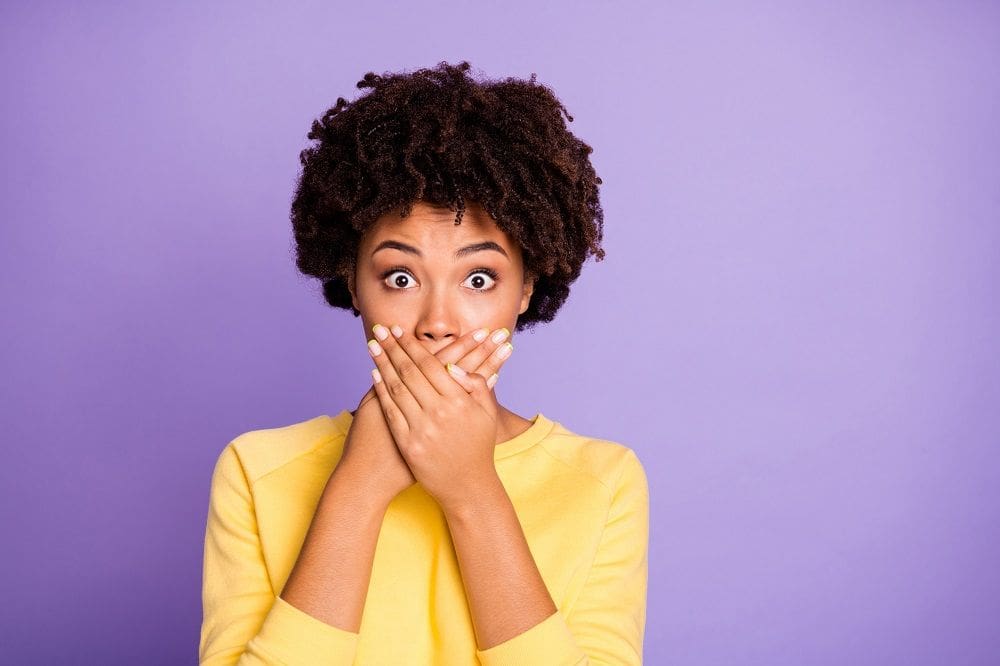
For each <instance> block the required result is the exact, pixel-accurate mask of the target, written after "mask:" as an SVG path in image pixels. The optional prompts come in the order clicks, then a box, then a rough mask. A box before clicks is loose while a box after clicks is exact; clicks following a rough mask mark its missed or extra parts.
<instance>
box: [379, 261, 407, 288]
mask: <svg viewBox="0 0 1000 666" xmlns="http://www.w3.org/2000/svg"><path fill="white" fill-rule="evenodd" d="M396 273H399V275H397V276H395V277H393V278H392V279H391V280H390V279H388V278H389V277H391V276H393V275H394V274H396ZM381 278H382V281H383V282H385V283H386V286H387V287H389V288H390V289H410V286H409V285H410V284H411V283H412V282H413V276H412V275H410V271H408V270H406V269H405V268H404V267H402V266H393V267H392V268H390V269H388V270H386V271H384V272H383V273H382V275H381Z"/></svg>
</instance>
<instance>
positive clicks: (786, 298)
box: [0, 1, 1000, 666]
mask: <svg viewBox="0 0 1000 666" xmlns="http://www.w3.org/2000/svg"><path fill="white" fill-rule="evenodd" d="M277 4H278V3H268V4H263V3H259V4H258V3H247V2H240V3H226V4H220V3H197V4H196V3H190V4H186V5H183V6H181V5H179V4H177V3H174V2H170V3H158V4H157V5H155V6H153V5H150V6H147V7H144V8H142V9H137V8H127V7H122V6H116V5H114V4H112V3H75V4H70V3H65V4H51V3H48V4H44V3H30V4H29V3H21V6H14V5H12V4H11V3H6V4H5V5H4V7H3V9H2V10H0V49H2V56H3V58H2V62H3V65H2V71H3V80H2V91H3V96H4V100H3V102H4V104H3V121H2V123H3V124H2V137H0V140H2V144H0V155H2V157H0V159H2V161H3V172H4V177H3V181H2V186H0V187H2V188H3V196H2V201H0V206H2V211H0V212H2V236H0V247H2V248H3V261H2V264H0V293H2V296H3V326H2V330H0V336H2V338H0V342H2V346H0V348H2V352H0V353H2V362H3V381H2V383H0V387H2V389H0V390H2V395H0V399H2V400H0V405H2V406H0V409H2V410H3V464H2V466H0V481H2V497H0V500H2V503H0V507H2V508H0V517H2V521H3V528H2V529H3V542H4V543H3V548H2V557H3V563H2V570H3V573H4V585H3V589H4V600H3V604H2V605H0V608H2V610H0V613H2V615H0V641H2V645H3V648H2V651H3V659H4V661H5V662H6V663H12V664H13V663H16V664H51V663H94V664H96V663H100V664H139V663H142V664H181V663H195V661H196V656H195V655H196V651H197V641H198V630H199V627H200V621H201V605H200V604H201V599H200V593H201V588H200V585H201V564H202V545H203V541H202V540H203V536H204V528H205V517H206V511H207V501H208V488H209V486H208V484H209V479H210V476H211V472H212V466H213V464H214V461H215V459H216V457H217V456H218V454H219V453H220V451H221V450H222V448H223V447H224V446H225V445H226V443H227V442H229V441H230V440H231V439H232V438H233V437H235V436H236V435H238V434H239V433H242V432H245V431H247V430H251V429H255V428H263V427H274V426H279V425H286V424H289V423H292V422H295V421H299V420H304V419H307V418H311V417H313V416H316V415H318V414H323V413H327V414H331V415H333V414H336V413H337V412H338V411H340V410H341V409H344V408H350V407H353V406H354V404H356V401H357V399H358V398H359V397H360V395H361V394H362V393H363V392H364V391H365V390H366V388H367V386H368V383H369V374H368V370H369V368H370V367H371V363H370V358H369V357H368V355H367V351H366V349H365V347H364V339H365V332H364V331H362V330H361V327H360V320H358V319H354V318H353V317H351V316H350V315H349V314H348V313H344V312H339V311H333V310H331V309H328V308H327V307H326V306H325V304H324V303H323V302H322V299H321V297H320V295H319V291H318V284H317V283H315V282H312V281H310V280H307V279H306V278H302V277H299V276H298V274H297V273H296V271H295V268H294V264H293V261H292V256H291V242H292V238H291V229H290V224H289V222H288V206H289V201H290V197H291V192H292V188H293V186H294V182H295V178H296V176H297V174H298V168H299V164H298V152H299V150H301V149H302V148H303V147H305V145H307V140H306V137H305V135H306V132H307V131H308V128H309V125H310V123H311V122H312V120H313V119H314V118H316V117H318V116H319V115H320V114H321V113H322V112H323V111H324V110H325V109H326V108H327V107H328V106H330V105H332V104H333V103H334V102H335V100H336V98H337V97H338V96H341V95H343V96H345V97H348V98H349V99H353V98H354V97H356V96H357V94H358V93H359V91H358V90H357V89H356V88H355V87H354V84H355V82H356V81H357V80H359V79H360V78H361V77H362V76H363V74H364V73H365V72H366V71H369V70H374V71H377V72H382V71H387V70H389V71H398V70H401V69H414V68H416V67H423V66H432V65H434V64H435V63H436V62H438V61H439V60H449V61H452V62H458V61H459V60H462V59H468V60H470V62H471V63H472V65H473V67H474V68H476V70H477V71H479V72H481V73H482V74H484V75H486V76H491V77H500V76H508V75H512V76H519V77H524V78H527V77H528V76H530V74H531V72H537V73H538V78H539V80H540V81H541V82H543V83H546V84H548V85H550V86H552V87H553V89H554V90H555V91H556V93H557V95H559V97H560V98H561V99H562V100H563V101H564V103H565V104H566V105H567V107H568V109H569V111H570V113H571V114H572V115H574V116H575V118H576V120H575V122H574V123H571V125H570V128H571V130H572V131H574V132H575V133H576V134H577V135H578V136H580V137H581V138H582V139H584V140H585V141H587V142H588V143H590V144H591V145H592V146H593V147H594V148H595V152H594V153H593V155H592V159H593V162H594V165H595V167H596V169H597V171H598V174H599V175H600V176H601V177H602V178H603V179H604V186H603V189H602V200H603V204H604V208H605V211H606V232H605V248H606V249H607V252H608V257H607V260H606V261H604V262H602V263H594V262H593V261H592V260H591V261H590V262H588V264H587V266H585V268H584V273H583V276H582V277H581V278H580V280H579V281H578V282H577V283H576V284H575V286H574V290H573V293H572V295H571V297H570V299H569V301H568V302H567V303H566V305H565V307H564V309H563V311H562V312H561V313H560V315H559V316H558V317H557V319H556V321H554V322H553V323H552V324H551V325H549V326H547V327H540V328H539V329H538V330H537V331H536V332H533V333H527V334H520V335H517V336H515V342H516V346H517V350H516V352H515V354H514V356H513V357H512V361H511V362H510V363H509V364H508V365H507V366H506V367H507V369H506V370H505V375H504V378H503V379H502V380H501V381H500V383H499V385H498V389H497V390H498V394H499V396H500V399H501V401H502V402H504V404H506V405H507V406H508V407H509V408H511V409H512V410H514V411H516V412H518V413H520V414H523V415H526V416H529V417H530V416H532V415H534V414H535V413H536V412H537V411H541V412H542V413H544V414H545V415H547V416H549V417H550V418H553V419H554V420H557V421H560V422H562V423H563V424H564V425H566V426H567V427H569V428H570V429H572V430H575V431H577V432H580V433H583V434H588V435H593V436H599V437H604V438H608V439H613V440H616V441H619V442H622V443H624V444H626V445H628V446H630V447H632V448H633V449H634V450H635V451H636V452H637V453H638V454H639V456H640V458H641V459H642V461H643V463H644V465H645V468H646V471H647V474H648V476H649V480H650V493H651V524H650V530H651V544H650V559H649V562H650V567H649V569H650V570H649V574H650V576H649V604H648V618H647V626H646V631H647V638H646V642H645V656H646V660H647V663H650V664H685V665H694V666H702V665H705V666H707V665H712V664H789V665H791V664H813V665H816V664H845V663H851V664H873V665H874V664H902V663H906V664H914V665H917V664H949V665H956V664H987V663H997V662H996V658H997V657H996V655H997V654H998V652H1000V631H998V629H997V628H998V626H1000V567H998V566H997V563H998V561H1000V544H998V533H1000V502H998V495H1000V493H998V481H1000V479H998V468H1000V448H998V445H1000V436H998V431H1000V410H998V403H1000V401H998V398H1000V367H998V366H1000V363H998V353H997V339H996V338H997V335H998V333H1000V317H998V311H1000V310H998V307H997V303H998V300H1000V299H998V298H997V291H998V290H997V282H998V281H997V277H998V276H997V273H998V270H997V262H998V261H1000V232H998V221H1000V220H998V217H1000V216H998V208H1000V178H998V175H1000V170H998V167H1000V131H998V123H997V117H998V116H1000V108H998V99H1000V95H998V93H1000V76H998V74H997V72H998V56H1000V11H998V8H997V7H996V6H995V4H994V3H986V2H979V3H973V2H943V1H942V2H936V3H932V2H916V3H887V2H883V3H880V4H879V3H872V2H848V3H816V4H815V5H814V6H812V7H806V6H805V5H804V4H803V3H796V2H788V3H777V2H762V3H755V5H756V6H755V7H753V8H752V9H751V8H750V7H749V5H750V3H737V2H733V3H730V4H728V5H727V6H722V5H716V6H715V7H714V8H706V7H703V6H700V3H690V4H678V3H673V4H671V5H670V6H667V7H664V6H662V5H661V4H659V3H653V2H649V3H631V4H629V5H628V6H627V7H622V6H611V3H600V4H598V3H589V4H581V3H579V2H569V1H564V2H555V3H547V4H545V5H536V4H535V3H529V2H523V3H510V2H507V3H502V4H499V5H498V6H497V7H496V8H486V7H484V6H483V5H482V3H471V2H470V3H461V2H436V3H433V4H432V5H427V4H423V3H421V4H419V5H417V4H414V3H403V2H396V3H388V2H385V3H369V4H368V5H367V6H365V7H361V6H360V4H359V3H352V4H346V3H313V4H297V5H296V6H295V7H279V6H277ZM834 4H836V7H833V6H832V5H834Z"/></svg>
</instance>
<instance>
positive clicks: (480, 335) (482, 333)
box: [472, 328, 488, 342]
mask: <svg viewBox="0 0 1000 666" xmlns="http://www.w3.org/2000/svg"><path fill="white" fill-rule="evenodd" d="M487 333H488V331H487V330H486V329H485V328H481V329H479V330H478V331H476V332H475V333H473V334H472V339H473V340H475V341H476V342H482V341H483V340H485V339H486V334H487Z"/></svg>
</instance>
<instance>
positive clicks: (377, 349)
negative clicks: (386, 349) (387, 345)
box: [368, 340, 382, 356]
mask: <svg viewBox="0 0 1000 666" xmlns="http://www.w3.org/2000/svg"><path fill="white" fill-rule="evenodd" d="M368 351H370V352H371V353H372V356H378V355H379V354H381V353H382V345H380V344H379V343H378V342H376V341H375V340H369V341H368Z"/></svg>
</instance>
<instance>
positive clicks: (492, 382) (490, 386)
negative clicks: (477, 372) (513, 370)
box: [486, 372, 500, 388]
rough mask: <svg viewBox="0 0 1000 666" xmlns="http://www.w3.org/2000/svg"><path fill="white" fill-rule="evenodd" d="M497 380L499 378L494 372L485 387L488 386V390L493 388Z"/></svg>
mask: <svg viewBox="0 0 1000 666" xmlns="http://www.w3.org/2000/svg"><path fill="white" fill-rule="evenodd" d="M498 379H500V376H499V375H497V374H496V373H495V372H494V373H493V374H492V375H490V378H489V379H487V380H486V386H488V387H489V388H493V387H494V386H496V383H497V380H498Z"/></svg>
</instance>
